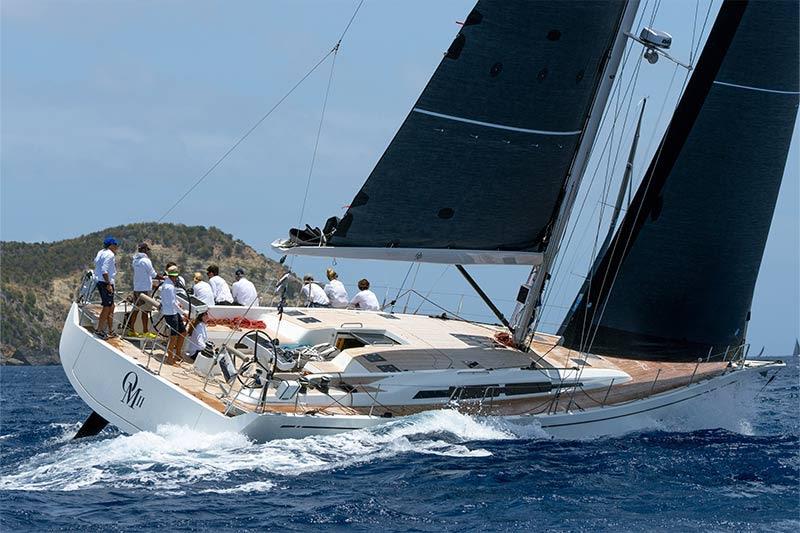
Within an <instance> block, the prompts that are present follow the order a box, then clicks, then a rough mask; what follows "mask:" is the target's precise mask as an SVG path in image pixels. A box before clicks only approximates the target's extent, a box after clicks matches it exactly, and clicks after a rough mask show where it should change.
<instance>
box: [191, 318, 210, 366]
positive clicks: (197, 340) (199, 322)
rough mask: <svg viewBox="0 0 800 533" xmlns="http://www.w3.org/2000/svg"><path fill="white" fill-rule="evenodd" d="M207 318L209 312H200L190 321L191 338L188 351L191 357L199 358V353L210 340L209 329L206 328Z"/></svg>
mask: <svg viewBox="0 0 800 533" xmlns="http://www.w3.org/2000/svg"><path fill="white" fill-rule="evenodd" d="M206 318H208V313H207V312H204V313H200V314H199V315H197V316H196V317H195V318H194V320H192V321H191V322H190V323H189V331H188V332H189V339H188V344H187V346H186V352H187V354H188V355H189V358H190V359H193V360H194V359H195V358H197V354H198V353H200V352H202V351H203V348H205V347H206V343H207V342H208V329H207V328H206Z"/></svg>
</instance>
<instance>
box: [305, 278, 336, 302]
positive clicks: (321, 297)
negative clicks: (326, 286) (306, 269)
mask: <svg viewBox="0 0 800 533" xmlns="http://www.w3.org/2000/svg"><path fill="white" fill-rule="evenodd" d="M300 294H302V295H303V300H304V301H305V302H306V307H330V306H331V302H330V300H328V297H327V296H325V291H323V290H322V287H320V286H319V285H317V284H316V283H314V276H312V275H311V274H306V275H305V276H303V288H302V289H300Z"/></svg>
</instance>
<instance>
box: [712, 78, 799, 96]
mask: <svg viewBox="0 0 800 533" xmlns="http://www.w3.org/2000/svg"><path fill="white" fill-rule="evenodd" d="M714 84H715V85H725V86H727V87H736V88H737V89H747V90H749V91H759V92H762V93H775V94H800V91H779V90H777V89H764V88H761V87H753V86H751V85H738V84H736V83H726V82H724V81H715V82H714Z"/></svg>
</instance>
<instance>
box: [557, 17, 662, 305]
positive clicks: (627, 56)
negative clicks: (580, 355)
mask: <svg viewBox="0 0 800 533" xmlns="http://www.w3.org/2000/svg"><path fill="white" fill-rule="evenodd" d="M646 5H647V3H645V7H646ZM642 14H643V11H642V12H640V13H639V14H638V15H637V17H639V16H642ZM632 52H633V46H632V45H628V49H627V51H626V52H625V57H624V58H623V60H622V65H621V66H620V68H619V74H618V76H617V79H618V80H621V79H623V76H624V74H625V67H626V66H627V64H628V61H629V59H630V57H631V54H632ZM621 87H622V83H619V84H614V87H613V88H612V90H611V95H610V97H609V102H610V101H612V100H614V98H619V93H620V91H621V90H622V89H621ZM608 107H610V105H609V106H608ZM608 107H607V109H608ZM609 116H611V113H603V116H602V118H601V119H600V125H599V126H598V128H597V131H598V132H599V131H602V129H603V127H604V126H605V125H606V123H607V122H608V117H609ZM615 117H616V115H615ZM608 143H609V139H608V138H607V139H606V143H605V145H604V146H603V149H602V150H601V152H600V156H599V159H598V163H597V165H596V166H595V170H594V172H593V173H592V177H591V178H590V179H589V185H588V187H587V188H586V192H585V194H584V196H583V200H582V201H581V206H580V208H578V212H577V213H576V215H575V223H573V224H572V228H571V229H570V233H569V236H568V237H567V241H566V244H565V245H564V247H563V248H564V249H567V248H568V247H569V245H570V243H571V242H572V237H573V235H574V234H575V229H576V227H577V221H578V219H579V218H580V216H581V213H582V212H583V208H584V206H585V204H586V199H587V198H588V195H589V191H590V190H591V188H592V185H593V184H594V179H595V177H596V176H597V172H598V170H599V167H600V164H601V162H602V160H603V157H604V155H605V152H606V149H607V148H608ZM595 147H596V145H594V144H593V145H592V148H591V150H590V151H589V155H588V159H589V160H591V159H592V157H593V155H594V153H595ZM563 257H564V254H558V255H557V256H556V260H555V263H554V264H553V272H554V275H556V276H557V275H558V271H560V269H561V268H562V266H563V263H564V259H563ZM562 279H563V278H562ZM562 283H563V282H562ZM550 294H552V293H547V294H545V295H544V299H543V301H542V309H544V308H545V307H546V306H547V302H548V301H549V299H550Z"/></svg>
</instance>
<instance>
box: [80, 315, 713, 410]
mask: <svg viewBox="0 0 800 533" xmlns="http://www.w3.org/2000/svg"><path fill="white" fill-rule="evenodd" d="M91 307H94V306H91ZM87 311H90V313H91V314H95V315H96V314H97V313H96V310H95V309H87ZM312 311H315V310H311V309H308V310H306V309H303V312H304V313H307V314H309V315H311V314H312ZM325 311H326V312H327V313H330V310H325ZM313 314H314V315H318V316H320V315H322V313H319V312H317V313H313ZM368 315H371V316H368ZM378 316H379V315H376V314H367V313H364V314H363V315H362V316H361V317H359V318H361V320H360V321H359V323H360V324H361V327H364V328H370V327H377V326H375V325H373V323H377V325H379V326H382V328H386V329H387V330H389V328H390V327H392V326H395V327H393V328H392V331H394V329H397V326H400V328H399V331H401V332H402V335H404V336H405V337H414V338H415V339H414V342H412V343H410V346H407V347H406V346H403V348H404V349H403V350H402V354H403V355H402V360H403V363H401V362H400V360H398V359H392V363H393V364H402V367H403V370H411V369H417V368H427V369H435V368H457V367H461V366H462V365H465V364H466V361H468V360H470V358H471V355H470V354H473V355H478V352H480V351H481V350H480V348H469V347H464V346H463V344H462V345H459V343H460V341H458V340H457V339H455V338H454V337H452V334H453V333H464V334H474V333H475V331H476V329H477V330H478V331H480V332H481V333H482V334H483V335H486V334H487V333H486V331H487V328H486V327H485V326H480V328H481V329H478V326H476V325H473V324H469V323H464V322H459V321H455V320H442V321H437V322H438V323H437V322H433V321H430V320H429V321H428V322H427V323H425V322H422V321H417V320H410V319H409V320H403V321H401V320H398V321H397V322H408V323H409V324H402V325H401V324H387V323H386V322H387V320H386V319H385V318H378ZM325 318H327V319H328V320H327V321H326V322H327V323H322V322H321V323H319V324H317V323H314V324H304V323H298V324H302V327H305V328H309V329H312V328H313V327H314V326H317V327H320V328H321V327H323V326H327V327H330V324H331V322H332V321H331V320H330V318H331V317H327V316H326V317H325ZM338 318H341V317H338ZM402 318H403V319H406V318H407V316H406V315H402ZM409 318H410V317H409ZM420 318H428V317H420ZM284 320H286V319H284ZM290 320H291V318H290ZM381 321H382V322H381ZM333 322H336V321H335V320H334V321H333ZM342 322H346V320H342ZM393 322H394V321H393ZM421 324H424V325H425V326H426V327H425V328H422V329H420V330H415V331H413V332H412V331H410V330H408V329H405V328H406V327H409V326H417V325H421ZM337 325H338V322H337ZM309 326H311V327H309ZM87 329H92V328H91V327H87ZM213 329H214V331H217V332H231V333H237V332H236V331H235V330H233V329H231V328H227V327H225V326H215V327H214V328H213ZM489 331H491V329H489ZM234 337H235V335H234ZM431 338H436V339H437V340H439V339H441V340H442V342H439V343H437V344H436V345H435V346H434V345H432V344H431V342H430V341H431ZM106 342H108V343H109V344H111V345H112V346H114V347H115V348H117V349H118V350H119V351H121V352H122V353H124V354H125V355H126V356H128V357H130V358H131V359H133V360H135V361H136V362H137V364H139V365H140V366H141V367H143V368H145V369H147V370H148V371H150V372H154V373H155V372H159V373H160V376H161V377H162V378H164V379H165V380H167V381H168V382H170V383H172V384H173V385H175V386H177V387H179V388H181V389H182V390H184V391H186V392H187V393H189V394H191V395H192V396H193V397H195V398H197V399H198V400H200V401H201V402H204V403H205V404H207V405H208V406H209V407H211V408H213V409H215V410H217V411H218V412H220V413H224V412H226V409H227V408H228V400H227V399H224V400H223V399H222V394H221V393H223V389H224V390H226V391H227V390H230V386H229V385H227V384H225V383H224V382H222V381H221V380H220V379H217V378H216V377H214V376H211V377H210V378H209V379H208V380H207V382H206V377H205V376H201V375H198V374H197V373H196V372H195V371H194V370H193V367H192V365H191V364H190V363H185V362H184V363H179V364H177V365H174V366H173V365H168V364H166V363H164V364H163V365H162V364H161V358H162V357H163V355H164V349H163V348H164V344H165V341H162V342H161V343H155V344H154V345H153V347H152V350H150V347H149V346H147V345H148V344H149V343H152V341H141V340H128V339H123V338H114V339H110V340H107V341H106ZM557 342H558V337H557V336H554V335H547V334H541V333H537V334H536V336H535V338H534V341H533V342H532V346H531V348H532V352H531V353H522V352H518V351H515V350H484V356H486V355H489V356H490V357H491V360H496V361H497V363H498V364H497V368H500V367H504V366H505V367H508V366H519V364H520V363H525V364H526V365H528V364H530V363H531V362H532V361H536V363H537V364H538V365H539V366H541V367H544V368H546V367H552V368H576V367H578V366H579V363H580V362H582V361H583V360H585V361H586V364H587V365H588V366H591V367H593V368H609V369H616V370H622V371H624V372H626V373H627V374H629V375H630V376H631V378H632V380H631V381H629V382H627V383H623V384H619V385H613V386H611V387H610V388H609V389H604V390H594V391H590V392H586V391H583V390H582V389H578V390H575V389H564V390H563V391H562V392H561V393H557V394H556V395H555V396H554V395H552V394H551V395H548V396H546V397H540V398H518V399H498V398H495V399H487V400H485V401H483V402H478V401H477V400H466V401H462V402H459V405H458V407H457V408H458V409H459V410H462V411H464V412H470V413H480V414H482V415H520V414H537V413H554V412H565V411H568V410H573V411H574V410H583V409H587V408H591V407H597V406H599V405H614V404H622V403H626V402H630V401H634V400H638V399H642V398H646V397H648V396H650V395H652V394H658V393H661V392H665V391H668V390H671V389H676V388H679V387H683V386H686V385H688V384H689V383H691V382H696V381H701V380H704V379H708V378H711V377H714V376H717V375H720V374H722V373H724V372H725V371H726V369H727V368H728V363H724V362H708V363H705V362H701V363H672V362H653V361H641V360H632V359H622V358H616V357H609V356H595V355H589V356H588V357H586V358H585V359H584V358H583V357H581V355H580V354H579V353H578V352H576V351H573V350H569V349H567V348H564V347H562V346H558V345H557ZM140 343H143V347H145V346H147V348H148V351H152V353H153V355H152V357H151V356H148V354H147V353H145V351H144V350H142V349H141V348H140V346H139V344H140ZM355 351H356V352H358V351H369V350H367V349H356V350H355ZM486 352H492V353H490V354H489V353H486ZM381 353H382V354H389V353H391V348H383V350H382V351H381ZM395 355H399V354H395ZM148 359H149V361H148ZM359 362H360V363H362V364H363V365H364V366H365V367H366V368H368V369H369V370H370V371H373V372H378V371H379V370H378V369H372V368H370V366H369V365H370V364H369V363H366V362H364V361H363V358H359ZM326 365H327V366H328V367H331V368H329V369H328V370H326ZM159 366H160V370H159ZM314 367H315V370H316V371H318V372H328V371H330V372H333V371H335V369H334V368H333V365H331V364H330V363H327V362H315V363H314ZM406 367H412V368H406ZM287 375H288V374H287ZM204 385H205V386H204ZM233 390H234V392H233V394H232V395H233V396H235V395H236V391H237V390H238V383H237V382H236V381H234V385H233ZM448 407H450V406H449V405H447V404H444V405H442V404H430V405H414V406H389V408H388V410H389V412H391V413H392V414H393V415H397V416H402V415H407V414H413V413H416V412H420V411H424V410H430V409H440V408H448ZM254 409H255V406H254V405H252V404H249V403H244V402H241V401H236V402H235V403H234V409H232V410H231V409H228V410H229V411H232V413H239V412H242V411H253V410H254ZM311 410H313V411H314V412H315V413H318V414H326V415H336V414H339V415H341V414H351V415H352V414H368V413H369V412H370V410H371V409H370V408H349V407H345V406H341V405H338V404H337V403H335V402H334V401H331V405H330V406H328V407H324V408H319V407H316V406H314V407H309V406H306V405H305V404H303V403H302V402H300V403H297V404H294V403H292V404H286V405H275V404H270V405H267V406H266V408H265V409H264V411H265V412H270V411H271V412H283V413H286V412H290V413H295V412H296V413H298V414H302V413H304V412H307V411H311ZM385 410H386V409H383V408H382V409H381V410H380V412H381V413H383V411H385Z"/></svg>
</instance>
